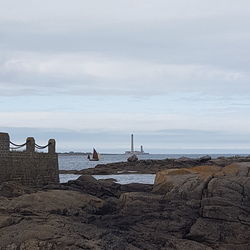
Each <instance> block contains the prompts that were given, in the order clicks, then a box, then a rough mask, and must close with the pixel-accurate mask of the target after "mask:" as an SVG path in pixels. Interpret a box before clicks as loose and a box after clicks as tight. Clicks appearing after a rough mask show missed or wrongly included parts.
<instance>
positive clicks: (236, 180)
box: [153, 163, 250, 249]
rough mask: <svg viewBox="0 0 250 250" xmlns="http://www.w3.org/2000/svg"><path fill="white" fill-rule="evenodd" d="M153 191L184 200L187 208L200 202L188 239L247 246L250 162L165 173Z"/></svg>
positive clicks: (248, 237)
mask: <svg viewBox="0 0 250 250" xmlns="http://www.w3.org/2000/svg"><path fill="white" fill-rule="evenodd" d="M153 191H154V192H156V193H161V194H165V195H164V197H165V199H167V200H180V201H185V200H187V202H186V205H188V206H189V205H191V204H195V200H197V201H198V202H199V203H200V205H199V207H200V209H199V213H198V216H197V219H196V221H195V223H194V224H193V225H192V226H191V227H190V231H189V233H187V235H186V237H187V238H188V239H192V240H195V241H199V242H206V243H207V244H214V245H216V244H217V245H220V244H221V245H222V246H223V245H224V246H230V247H232V245H234V247H235V248H234V249H238V247H239V249H241V248H242V249H247V248H244V247H245V246H246V245H247V246H249V247H250V245H248V244H250V177H249V163H233V164H230V165H228V166H226V167H224V168H221V167H218V166H201V167H193V168H188V169H173V170H165V171H162V172H160V173H158V174H157V176H156V180H155V185H154V189H153ZM196 204H197V203H196Z"/></svg>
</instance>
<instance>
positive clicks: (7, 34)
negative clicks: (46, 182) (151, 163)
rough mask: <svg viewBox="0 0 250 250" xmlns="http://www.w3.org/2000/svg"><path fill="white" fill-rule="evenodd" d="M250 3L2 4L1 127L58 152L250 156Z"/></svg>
mask: <svg viewBox="0 0 250 250" xmlns="http://www.w3.org/2000/svg"><path fill="white" fill-rule="evenodd" d="M249 69H250V2H249V0H237V1H236V0H204V1H200V0H188V1H186V0H136V1H135V0H126V1H124V0H106V1H100V0H99V1H97V0H91V1H85V0H72V1H69V0H53V1H51V0H50V1H49V0H43V1H40V0H23V1H20V0H8V1H5V0H0V130H1V131H6V132H9V133H10V135H11V139H12V140H13V141H15V142H23V141H24V140H25V138H26V137H28V136H34V137H35V138H36V139H37V142H38V143H40V144H43V143H45V142H46V140H47V139H49V138H51V137H52V138H56V139H57V142H58V144H57V148H58V151H71V150H75V151H89V150H91V148H92V147H93V146H95V147H96V148H97V149H98V150H99V151H102V152H123V151H125V150H127V149H129V143H130V142H129V139H130V134H131V133H134V134H135V144H136V146H137V147H139V146H140V145H141V144H143V145H144V148H145V150H146V151H148V152H152V153H155V152H160V153H168V152H171V153H172V152H175V153H179V152H180V153H184V152H185V153H190V152H197V153H204V152H208V153H211V152H232V153H239V152H250V117H249V114H250V98H249V95H250V72H249Z"/></svg>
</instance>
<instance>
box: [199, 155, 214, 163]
mask: <svg viewBox="0 0 250 250" xmlns="http://www.w3.org/2000/svg"><path fill="white" fill-rule="evenodd" d="M210 160H212V157H211V156H210V155H205V156H202V157H200V162H201V163H204V162H208V161H210Z"/></svg>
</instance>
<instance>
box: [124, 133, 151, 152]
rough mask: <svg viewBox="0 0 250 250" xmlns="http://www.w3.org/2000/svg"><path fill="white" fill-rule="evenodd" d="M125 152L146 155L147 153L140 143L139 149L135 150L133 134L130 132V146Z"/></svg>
mask: <svg viewBox="0 0 250 250" xmlns="http://www.w3.org/2000/svg"><path fill="white" fill-rule="evenodd" d="M125 154H136V155H148V154H149V153H145V152H144V150H143V146H142V145H141V148H140V151H137V150H135V148H134V135H133V134H131V148H130V151H126V152H125Z"/></svg>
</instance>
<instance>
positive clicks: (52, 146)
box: [48, 139, 56, 154]
mask: <svg viewBox="0 0 250 250" xmlns="http://www.w3.org/2000/svg"><path fill="white" fill-rule="evenodd" d="M48 148H49V149H48V153H49V154H55V153H56V140H55V139H49V146H48Z"/></svg>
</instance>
